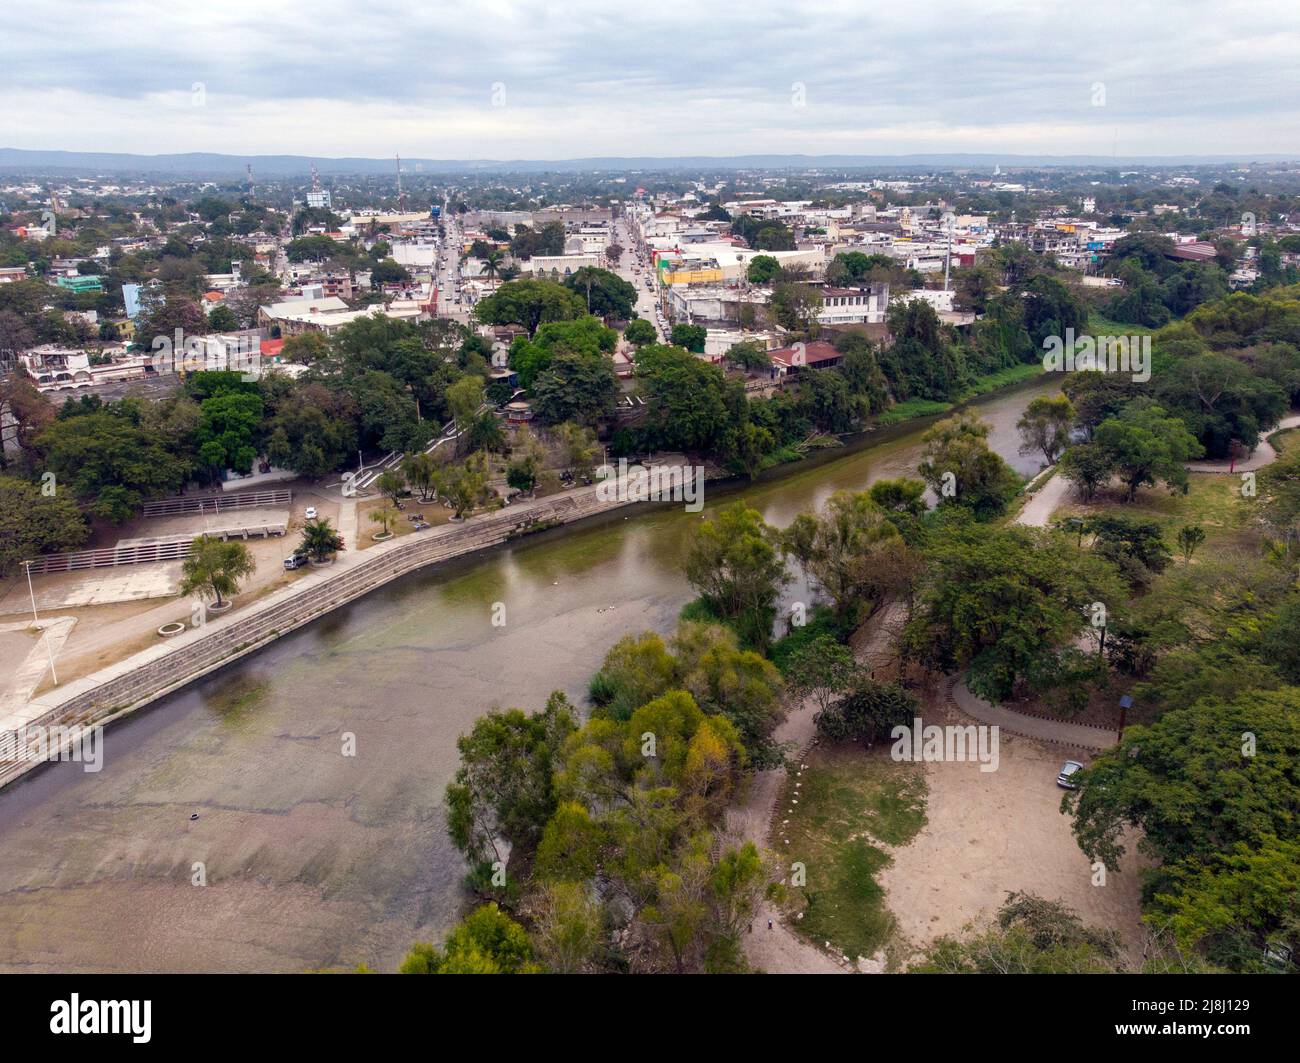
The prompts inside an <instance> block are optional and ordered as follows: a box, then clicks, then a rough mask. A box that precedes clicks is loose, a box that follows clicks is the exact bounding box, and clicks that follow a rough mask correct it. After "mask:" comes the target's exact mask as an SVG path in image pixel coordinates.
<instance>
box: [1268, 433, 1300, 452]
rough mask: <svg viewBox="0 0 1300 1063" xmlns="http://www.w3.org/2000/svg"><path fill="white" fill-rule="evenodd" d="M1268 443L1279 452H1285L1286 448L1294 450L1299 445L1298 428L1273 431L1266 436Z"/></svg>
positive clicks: (1299, 435) (1299, 434)
mask: <svg viewBox="0 0 1300 1063" xmlns="http://www.w3.org/2000/svg"><path fill="white" fill-rule="evenodd" d="M1268 441H1269V443H1271V444H1272V446H1273V449H1274V450H1276V451H1277V452H1278V453H1279V454H1285V453H1286V452H1287V451H1288V450H1294V449H1295V448H1296V447H1297V446H1300V428H1288V429H1286V430H1285V431H1282V432H1275V433H1273V435H1271V436H1269V437H1268Z"/></svg>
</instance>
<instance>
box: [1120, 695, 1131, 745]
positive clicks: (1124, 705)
mask: <svg viewBox="0 0 1300 1063" xmlns="http://www.w3.org/2000/svg"><path fill="white" fill-rule="evenodd" d="M1132 707H1133V699H1132V698H1131V697H1129V696H1128V695H1127V694H1125V695H1124V696H1123V697H1122V698H1120V699H1119V735H1118V738H1119V741H1121V742H1122V741H1124V723H1125V721H1126V720H1127V719H1128V710H1129V709H1131V708H1132Z"/></svg>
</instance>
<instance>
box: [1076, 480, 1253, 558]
mask: <svg viewBox="0 0 1300 1063" xmlns="http://www.w3.org/2000/svg"><path fill="white" fill-rule="evenodd" d="M1122 497H1123V495H1122V491H1121V489H1120V488H1118V487H1115V488H1112V489H1111V490H1110V491H1108V492H1106V493H1104V494H1103V493H1102V492H1098V493H1097V496H1096V497H1095V498H1094V499H1093V500H1092V502H1090V503H1088V504H1086V505H1084V504H1082V503H1077V502H1076V503H1073V504H1070V505H1066V506H1062V507H1060V508H1059V509H1058V510H1057V511H1056V513H1054V514H1053V522H1055V521H1057V520H1061V519H1063V518H1065V517H1088V516H1095V515H1097V514H1100V513H1113V514H1116V515H1118V516H1124V517H1134V518H1140V519H1142V520H1153V521H1156V522H1157V523H1158V524H1159V525H1160V528H1161V531H1162V532H1163V533H1164V536H1165V539H1166V540H1167V541H1168V543H1169V545H1170V547H1172V546H1173V544H1174V537H1175V536H1176V535H1177V534H1178V529H1179V528H1181V527H1182V526H1183V525H1184V524H1201V525H1204V527H1205V531H1206V536H1207V539H1208V540H1210V541H1213V540H1214V539H1215V538H1222V537H1224V536H1235V535H1236V534H1238V533H1242V532H1245V531H1246V529H1247V520H1248V518H1249V516H1250V512H1249V509H1248V508H1247V507H1246V506H1245V505H1244V504H1243V502H1242V497H1241V480H1240V479H1238V478H1237V477H1235V476H1216V475H1213V474H1210V473H1202V474H1199V475H1198V474H1193V475H1192V476H1191V477H1190V478H1189V484H1188V489H1187V494H1185V495H1184V494H1170V493H1169V492H1168V491H1166V490H1164V489H1163V488H1151V487H1144V488H1142V489H1140V490H1139V491H1138V494H1137V498H1136V499H1134V500H1133V501H1132V502H1123V501H1121V499H1122Z"/></svg>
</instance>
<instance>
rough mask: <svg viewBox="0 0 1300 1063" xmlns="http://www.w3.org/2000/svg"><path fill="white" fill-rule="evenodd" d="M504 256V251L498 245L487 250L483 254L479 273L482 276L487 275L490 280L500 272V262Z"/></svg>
mask: <svg viewBox="0 0 1300 1063" xmlns="http://www.w3.org/2000/svg"><path fill="white" fill-rule="evenodd" d="M505 257H506V256H505V252H503V251H502V250H501V249H500V248H499V247H494V248H492V250H491V251H489V252H487V253H486V254H485V255H484V256H483V266H482V268H481V269H480V270H479V273H480V274H481V275H482V276H484V277H487V278H488V280H492V278H494V277H496V276H498V275H499V274H500V273H501V262H502V260H503V259H504V258H505Z"/></svg>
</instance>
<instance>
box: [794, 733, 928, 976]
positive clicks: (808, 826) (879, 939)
mask: <svg viewBox="0 0 1300 1063" xmlns="http://www.w3.org/2000/svg"><path fill="white" fill-rule="evenodd" d="M807 765H808V766H807V767H806V768H804V769H802V771H801V772H800V773H799V774H792V775H791V776H790V777H789V781H788V783H787V786H786V791H785V793H784V794H783V795H782V799H781V802H780V804H779V806H778V809H777V818H776V824H775V828H774V830H773V838H774V841H775V842H776V848H777V850H778V852H779V853H780V854H781V856H782V858H783V862H784V863H786V864H787V866H788V864H789V863H792V862H794V861H800V862H802V863H803V864H804V866H805V867H806V869H807V884H806V886H805V887H804V888H802V889H799V888H795V889H794V890H793V891H792V900H793V903H794V905H795V908H796V911H802V912H803V917H802V918H796V919H792V920H791V921H790V925H791V926H792V927H793V928H794V929H795V930H796V931H797V932H799V933H800V934H803V935H804V936H805V937H807V938H809V939H810V940H811V941H813V942H815V943H816V944H818V945H823V944H824V943H825V942H828V941H829V942H830V943H831V945H832V946H833V947H834V948H836V949H838V950H839V951H840V952H841V953H843V954H844V955H846V956H848V957H850V958H851V959H852V958H856V957H858V956H864V957H870V956H871V955H873V954H874V953H875V952H876V951H877V950H879V949H882V948H884V946H885V945H886V943H887V942H888V941H889V939H890V937H891V936H892V935H893V933H894V929H895V923H894V917H893V916H892V915H891V914H890V913H889V910H888V909H887V908H886V907H885V903H884V894H883V892H882V890H881V888H880V885H879V884H878V883H877V881H876V876H877V875H878V874H879V872H880V871H881V869H883V868H884V867H885V866H886V865H887V864H888V863H889V861H890V856H889V852H888V849H887V848H886V847H889V846H898V845H905V844H906V843H907V842H909V841H911V840H912V838H914V837H915V836H916V833H917V831H919V830H920V829H921V827H922V826H924V824H925V776H924V773H923V772H922V770H921V768H920V767H919V766H918V765H915V764H904V763H896V762H894V761H892V760H890V759H889V756H888V746H877V747H876V750H875V752H867V751H866V750H864V749H863V748H862V747H861V746H856V745H844V746H819V747H817V748H815V749H814V750H813V751H812V752H811V753H810V754H809V756H808V760H807ZM796 784H799V785H798V786H796ZM795 798H797V799H798V802H799V803H798V804H797V805H796V804H792V800H793V799H795ZM786 820H788V822H784V821H786Z"/></svg>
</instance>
